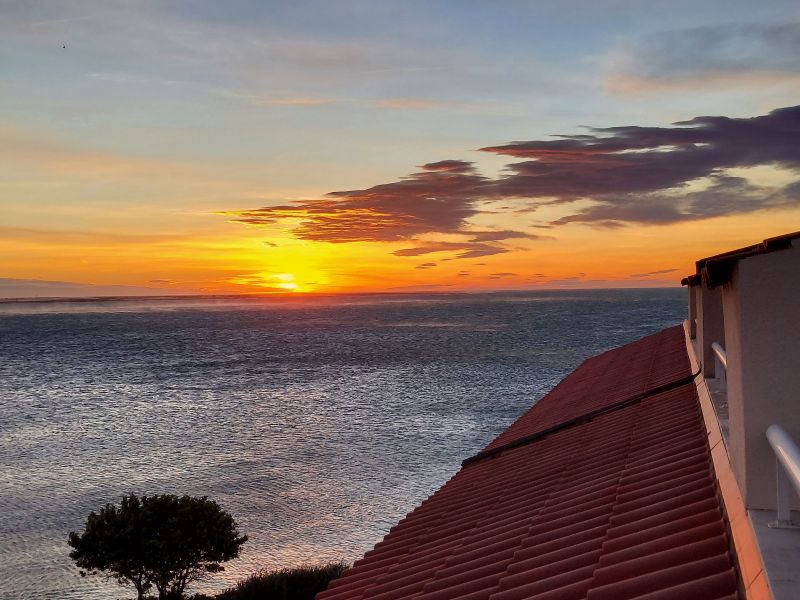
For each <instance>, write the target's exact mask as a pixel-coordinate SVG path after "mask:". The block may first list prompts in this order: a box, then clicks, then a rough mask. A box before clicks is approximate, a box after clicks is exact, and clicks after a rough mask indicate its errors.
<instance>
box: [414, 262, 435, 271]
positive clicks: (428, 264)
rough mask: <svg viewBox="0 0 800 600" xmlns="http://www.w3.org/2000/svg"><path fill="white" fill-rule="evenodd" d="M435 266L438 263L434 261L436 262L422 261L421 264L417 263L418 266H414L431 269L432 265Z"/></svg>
mask: <svg viewBox="0 0 800 600" xmlns="http://www.w3.org/2000/svg"><path fill="white" fill-rule="evenodd" d="M435 266H436V263H434V262H427V263H422V264H421V265H417V266H416V267H414V268H415V269H430V268H431V267H435Z"/></svg>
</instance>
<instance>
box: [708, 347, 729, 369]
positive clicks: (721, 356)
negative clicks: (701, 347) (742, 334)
mask: <svg viewBox="0 0 800 600" xmlns="http://www.w3.org/2000/svg"><path fill="white" fill-rule="evenodd" d="M711 349H712V350H713V351H714V354H715V355H716V356H717V359H718V360H719V362H720V364H721V365H722V366H723V367H724V368H725V370H726V371H727V370H728V353H727V352H725V348H723V347H722V346H721V345H720V344H719V342H713V343H712V344H711Z"/></svg>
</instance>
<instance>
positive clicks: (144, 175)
mask: <svg viewBox="0 0 800 600" xmlns="http://www.w3.org/2000/svg"><path fill="white" fill-rule="evenodd" d="M798 57H800V5H798V3H797V2H796V0H793V1H791V2H789V1H787V2H778V1H766V2H764V1H762V2H758V3H754V2H752V0H747V1H741V2H740V1H724V2H711V1H707V2H698V1H697V0H692V1H691V2H678V1H670V2H644V1H622V0H619V1H610V0H609V1H595V2H588V1H586V2H573V1H569V0H561V1H552V2H551V1H538V2H522V1H511V0H509V1H499V2H489V1H484V2H473V1H467V0H464V1H456V0H453V1H449V2H446V1H431V0H426V1H420V2H416V1H395V2H388V1H385V2H384V1H375V0H369V1H368V0H364V1H348V0H344V1H335V2H332V1H330V0H323V1H319V2H272V1H251V2H243V1H226V2H219V1H217V0H208V1H205V2H116V1H109V0H102V1H101V0H92V1H88V0H87V1H74V2H73V1H64V2H61V1H59V2H39V1H35V0H33V1H32V0H25V1H19V2H16V1H4V2H0V73H2V79H0V296H5V297H11V296H67V295H69V296H73V295H103V294H127V293H131V294H142V293H151V294H167V293H254V292H287V291H294V292H321V293H334V292H362V291H369V292H374V291H393V292H395V291H417V290H437V291H457V290H493V289H535V288H551V287H569V288H575V287H630V286H666V285H670V286H671V285H677V284H678V283H677V282H678V281H679V280H680V278H681V276H683V275H685V274H687V273H688V272H690V271H691V270H692V269H693V261H694V260H695V259H697V258H700V257H703V256H706V255H709V254H714V253H717V252H720V251H724V250H729V249H732V248H735V247H737V246H742V245H746V244H751V243H754V242H756V241H759V240H761V239H763V238H766V237H770V236H774V235H779V234H781V233H785V232H789V231H792V230H797V229H800V141H799V140H800V137H799V135H800V107H797V106H796V105H798V104H800V59H798Z"/></svg>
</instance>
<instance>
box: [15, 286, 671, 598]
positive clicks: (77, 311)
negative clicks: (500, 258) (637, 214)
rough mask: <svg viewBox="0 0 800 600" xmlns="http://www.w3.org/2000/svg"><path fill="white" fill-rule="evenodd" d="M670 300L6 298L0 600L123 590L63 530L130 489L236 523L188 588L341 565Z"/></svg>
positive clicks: (653, 295)
mask: <svg viewBox="0 0 800 600" xmlns="http://www.w3.org/2000/svg"><path fill="white" fill-rule="evenodd" d="M684 314H685V301H684V293H683V292H682V290H680V289H674V290H643V291H597V292H586V291H582V292H536V293H521V292H517V293H502V294H480V295H416V296H412V295H408V296H396V295H395V296H361V297H358V296H351V297H339V298H333V299H331V298H317V299H310V300H295V299H291V300H258V301H246V302H244V301H231V300H228V301H213V302H211V301H209V302H197V301H194V302H191V303H190V302H188V301H174V300H172V301H155V302H146V301H141V300H137V301H115V302H96V303H92V302H89V303H86V302H83V303H54V304H35V305H23V304H0V598H2V599H4V600H6V599H8V600H11V599H23V598H25V599H28V598H31V599H32V598H37V599H58V600H65V599H89V600H94V599H98V600H99V599H104V600H105V599H107V598H116V597H123V596H125V590H123V589H122V588H119V587H118V586H116V585H115V584H106V583H104V582H103V580H102V579H100V578H86V579H81V577H80V576H79V574H78V570H77V568H75V567H74V566H73V565H72V563H71V561H70V559H69V557H68V552H69V549H68V547H67V544H66V540H67V534H68V532H69V531H71V530H81V529H82V526H83V523H84V521H85V518H86V516H87V515H88V513H89V512H90V511H92V510H95V509H97V508H99V507H101V506H102V505H104V504H105V503H107V502H116V501H118V500H119V498H120V497H121V496H122V495H123V494H125V493H128V492H135V493H138V494H155V493H175V494H191V495H207V496H209V497H211V498H213V499H215V500H217V501H218V502H219V503H220V504H221V505H222V506H223V507H224V508H225V509H227V510H228V511H229V512H231V513H232V514H233V515H234V517H235V518H236V520H237V522H238V523H239V525H240V530H241V531H242V532H244V533H246V534H247V535H249V536H250V541H249V542H247V544H245V546H244V549H243V553H242V555H241V557H240V558H239V559H237V560H235V561H232V562H231V563H228V566H227V570H226V572H225V573H223V574H222V575H221V576H219V577H217V578H215V579H214V580H213V581H212V582H210V583H208V584H206V585H204V586H199V587H196V588H195V590H196V591H201V590H206V591H214V590H218V589H221V588H223V587H225V586H226V585H230V584H231V583H232V582H235V581H236V580H237V579H240V578H242V577H244V576H246V575H247V574H249V573H251V572H253V571H256V570H258V569H260V568H263V567H278V566H291V565H297V564H300V563H314V562H319V561H323V560H329V559H330V560H338V559H344V560H348V561H350V560H353V559H355V558H357V557H359V556H360V555H361V554H363V552H364V551H366V550H368V549H369V548H371V547H372V545H374V544H375V543H376V542H377V541H379V540H380V539H381V537H382V536H383V535H384V534H385V533H386V531H387V530H388V528H389V527H391V526H392V525H393V524H394V523H395V522H396V521H398V520H399V519H400V518H402V517H403V515H405V514H406V513H407V512H408V511H410V510H411V509H412V508H413V507H414V506H415V505H416V504H417V503H419V502H420V501H421V500H422V499H424V498H425V497H426V496H428V495H429V494H430V493H431V492H433V491H434V490H435V489H436V488H438V487H439V486H440V485H441V484H442V483H444V482H445V481H446V480H447V479H448V478H449V477H450V476H452V475H453V474H454V473H455V472H456V471H457V470H458V468H459V465H460V462H461V460H462V459H464V458H466V457H467V456H469V455H471V454H472V453H474V452H476V451H478V450H479V449H480V448H481V447H482V446H484V445H485V444H486V443H487V442H489V441H490V440H491V439H492V438H493V437H494V436H495V435H497V434H498V433H500V432H501V431H502V430H503V429H504V428H505V427H506V426H507V425H509V424H510V423H511V422H512V421H513V420H514V419H515V418H516V417H517V416H518V415H519V414H520V413H521V412H522V411H524V410H525V409H527V408H528V407H529V406H531V404H533V403H534V402H535V401H536V399H537V398H539V397H541V396H542V395H543V394H544V393H545V392H547V391H548V390H549V389H550V388H551V387H552V386H553V385H555V384H556V383H557V382H558V381H559V380H560V379H561V378H562V377H563V376H564V375H566V374H567V373H568V372H569V371H571V370H572V369H573V368H575V367H576V366H577V365H578V364H579V363H580V362H581V361H582V360H583V359H584V358H587V357H588V356H591V355H593V354H596V353H598V352H601V351H603V350H607V349H609V348H612V347H614V346H617V345H620V344H623V343H625V342H628V341H630V340H633V339H635V338H638V337H640V336H642V335H646V334H648V333H651V332H654V331H657V330H659V329H663V328H664V327H667V326H670V325H674V324H676V323H678V322H679V321H680V320H681V319H683V318H684ZM130 595H131V594H128V596H130Z"/></svg>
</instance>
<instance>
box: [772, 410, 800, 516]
mask: <svg viewBox="0 0 800 600" xmlns="http://www.w3.org/2000/svg"><path fill="white" fill-rule="evenodd" d="M767 439H768V440H769V445H770V446H772V450H773V451H774V452H775V458H776V459H777V463H778V464H777V469H778V472H777V476H778V479H777V482H778V490H777V492H778V504H777V509H778V524H779V525H788V524H790V523H791V520H792V517H791V512H790V508H789V507H790V500H791V498H790V495H789V486H788V485H787V483H791V484H792V487H794V491H795V493H796V494H798V495H800V448H798V447H797V444H795V443H794V440H793V439H792V438H791V436H790V435H789V434H788V433H786V430H785V429H784V428H783V427H781V426H780V425H770V426H769V427H768V428H767ZM787 479H788V482H787V481H786V480H787Z"/></svg>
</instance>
